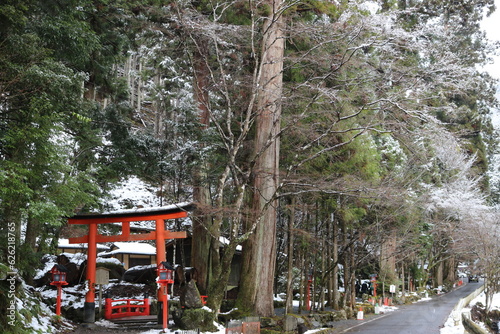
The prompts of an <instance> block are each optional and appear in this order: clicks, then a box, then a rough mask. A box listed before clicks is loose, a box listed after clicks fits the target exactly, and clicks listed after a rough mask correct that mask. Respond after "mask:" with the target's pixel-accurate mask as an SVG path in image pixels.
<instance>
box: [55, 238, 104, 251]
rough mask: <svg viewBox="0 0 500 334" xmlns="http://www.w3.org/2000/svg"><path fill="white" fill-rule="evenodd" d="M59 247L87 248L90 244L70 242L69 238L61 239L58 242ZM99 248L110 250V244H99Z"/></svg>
mask: <svg viewBox="0 0 500 334" xmlns="http://www.w3.org/2000/svg"><path fill="white" fill-rule="evenodd" d="M57 247H58V248H71V249H86V248H88V244H86V243H83V244H70V243H69V240H68V239H59V241H58V242H57ZM97 249H99V250H110V248H109V247H108V246H105V245H101V244H97Z"/></svg>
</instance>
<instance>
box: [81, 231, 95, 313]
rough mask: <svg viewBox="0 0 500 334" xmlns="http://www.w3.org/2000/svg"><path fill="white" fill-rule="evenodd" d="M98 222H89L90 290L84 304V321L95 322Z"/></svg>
mask: <svg viewBox="0 0 500 334" xmlns="http://www.w3.org/2000/svg"><path fill="white" fill-rule="evenodd" d="M96 239H97V224H95V223H93V224H89V242H88V253H87V284H88V291H87V294H86V295H85V304H84V305H83V322H85V323H94V322H95V290H94V289H95V272H96V262H97V240H96Z"/></svg>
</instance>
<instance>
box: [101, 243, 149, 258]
mask: <svg viewBox="0 0 500 334" xmlns="http://www.w3.org/2000/svg"><path fill="white" fill-rule="evenodd" d="M113 245H114V246H115V247H117V249H114V250H112V251H109V252H102V253H99V254H98V255H99V256H107V255H114V254H137V255H156V248H155V247H153V246H151V245H150V244H146V243H143V242H114V243H113Z"/></svg>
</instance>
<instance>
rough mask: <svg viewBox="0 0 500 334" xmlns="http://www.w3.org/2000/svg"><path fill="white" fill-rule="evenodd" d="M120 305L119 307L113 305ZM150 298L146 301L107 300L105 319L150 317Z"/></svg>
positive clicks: (145, 299)
mask: <svg viewBox="0 0 500 334" xmlns="http://www.w3.org/2000/svg"><path fill="white" fill-rule="evenodd" d="M115 303H118V305H113V304H115ZM149 311H150V305H149V298H144V299H115V300H113V299H111V298H106V301H105V306H104V318H105V319H107V320H109V319H117V318H124V317H131V316H142V315H149Z"/></svg>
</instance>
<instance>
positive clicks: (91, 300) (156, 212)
mask: <svg viewBox="0 0 500 334" xmlns="http://www.w3.org/2000/svg"><path fill="white" fill-rule="evenodd" d="M192 207H193V205H192V204H190V203H182V204H177V205H172V206H169V207H161V208H155V209H148V210H125V211H121V212H119V213H108V214H98V215H95V214H94V215H92V214H88V215H77V216H73V217H71V218H69V219H68V223H69V224H78V225H88V227H89V234H88V235H86V236H83V237H78V238H69V243H70V244H80V243H88V253H87V277H86V279H87V289H88V290H87V294H86V295H85V303H84V307H83V312H84V315H83V322H84V323H86V324H93V323H94V322H95V275H96V262H97V261H96V259H97V243H98V242H117V241H138V240H156V265H157V266H158V264H159V263H160V262H162V261H165V260H166V254H165V240H166V239H177V238H186V236H187V234H186V232H170V231H167V230H165V220H168V219H176V218H184V217H187V216H188V211H190V210H192ZM138 221H155V223H156V230H155V231H153V232H150V233H142V234H130V222H138ZM108 223H122V234H120V235H109V236H106V235H100V234H99V233H98V231H97V225H98V224H108ZM162 297H163V291H161V289H158V300H162Z"/></svg>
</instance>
